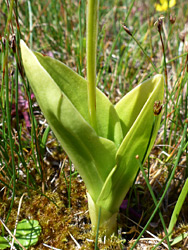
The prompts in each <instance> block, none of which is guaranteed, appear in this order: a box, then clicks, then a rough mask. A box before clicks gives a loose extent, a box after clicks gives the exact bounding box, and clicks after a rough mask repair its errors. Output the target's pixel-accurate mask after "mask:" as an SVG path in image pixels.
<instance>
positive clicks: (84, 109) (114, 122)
mask: <svg viewBox="0 0 188 250" xmlns="http://www.w3.org/2000/svg"><path fill="white" fill-rule="evenodd" d="M35 55H36V57H37V59H38V61H39V62H40V64H41V65H42V67H43V68H44V69H45V70H46V71H47V72H48V74H49V75H50V76H51V77H52V78H53V80H54V81H55V82H56V84H57V85H58V86H59V88H60V89H61V91H62V92H63V93H65V94H66V96H67V97H68V98H69V100H70V101H71V102H72V104H73V105H74V106H75V108H76V109H77V110H78V111H79V113H80V114H81V115H82V116H83V118H84V119H85V120H86V121H87V122H88V123H89V115H88V92H87V81H86V80H85V79H84V78H83V77H81V76H80V75H78V74H77V73H76V72H74V71H73V70H72V69H70V68H68V67H67V66H66V65H65V64H63V63H61V62H60V61H58V60H55V59H53V58H51V57H48V56H43V55H41V54H39V53H35ZM96 116H97V133H98V135H99V136H101V137H104V138H107V139H109V140H112V141H114V142H115V144H116V145H117V146H119V145H120V143H121V141H122V139H123V133H122V128H121V124H120V120H119V117H118V115H117V113H116V111H115V109H114V106H113V105H112V103H111V102H110V101H109V99H108V98H107V97H106V96H105V95H104V93H102V92H101V91H100V90H99V89H98V88H96Z"/></svg>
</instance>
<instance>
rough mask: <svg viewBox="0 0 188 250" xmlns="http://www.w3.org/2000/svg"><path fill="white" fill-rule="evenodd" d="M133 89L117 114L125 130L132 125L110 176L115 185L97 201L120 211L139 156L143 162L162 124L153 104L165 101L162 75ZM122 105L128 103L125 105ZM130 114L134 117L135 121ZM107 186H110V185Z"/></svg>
mask: <svg viewBox="0 0 188 250" xmlns="http://www.w3.org/2000/svg"><path fill="white" fill-rule="evenodd" d="M150 85H151V86H150ZM146 87H147V88H146ZM131 92H133V94H134V95H132V93H131ZM131 92H130V93H129V94H128V96H127V97H124V101H122V103H121V104H120V105H119V106H117V109H118V114H119V115H120V117H121V122H122V123H123V127H124V133H125V131H126V128H127V127H129V130H128V132H127V133H126V136H125V138H124V140H123V142H122V144H121V145H120V147H119V149H118V151H117V155H116V164H117V168H116V171H115V172H114V174H113V175H112V176H111V179H110V178H109V182H110V183H112V184H113V185H112V187H111V190H110V192H109V196H108V198H106V199H104V196H103V195H102V194H101V200H99V201H98V204H100V205H101V206H104V207H109V208H111V211H112V209H113V211H114V212H116V211H117V210H118V208H119V206H120V204H121V202H122V200H123V198H124V197H125V195H126V193H127V192H128V190H129V188H130V187H131V186H132V183H133V181H134V178H135V176H136V173H137V171H138V169H139V166H138V164H137V161H136V158H135V157H136V155H139V159H140V161H141V162H143V161H144V158H146V157H147V155H148V154H149V152H150V150H151V148H152V146H153V143H154V141H155V138H156V135H157V132H158V129H159V126H160V120H161V114H160V115H158V116H156V117H155V116H154V112H153V106H154V103H155V101H161V103H162V101H163V95H164V80H163V76H161V75H157V76H155V77H154V78H152V79H150V80H148V81H147V82H145V83H143V84H141V85H139V86H138V87H137V88H135V89H134V90H133V91H131ZM134 96H136V98H134ZM126 98H127V100H126ZM123 104H124V105H126V106H125V107H124V106H123ZM133 104H134V105H133ZM122 110H128V114H129V115H127V114H126V115H124V113H123V111H122ZM125 113H126V112H125ZM135 114H136V115H135ZM129 116H130V117H129ZM131 116H132V117H133V118H134V121H133V118H132V117H131ZM125 117H126V118H125ZM148 144H149V145H148ZM148 146H149V147H148ZM146 151H147V152H146ZM106 186H107V188H108V185H107V184H106ZM103 192H105V193H106V192H107V191H105V189H103ZM102 198H103V199H102Z"/></svg>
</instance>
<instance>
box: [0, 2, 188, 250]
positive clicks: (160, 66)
mask: <svg viewBox="0 0 188 250" xmlns="http://www.w3.org/2000/svg"><path fill="white" fill-rule="evenodd" d="M0 5H1V6H0V10H1V11H0V25H1V26H0V31H1V32H0V34H1V37H0V39H1V50H0V66H1V75H0V107H1V111H0V120H1V121H0V155H1V157H0V218H1V220H2V221H3V222H4V223H5V224H6V226H7V228H8V229H9V230H13V229H14V228H15V224H16V220H17V219H18V220H19V221H21V220H23V219H32V220H37V221H38V222H39V224H40V226H41V228H42V233H41V235H40V237H39V241H38V243H37V244H36V246H35V247H34V248H33V247H31V248H30V249H47V248H50V247H54V248H58V249H76V248H80V249H94V248H95V249H97V247H98V248H99V249H124V248H125V247H128V248H131V247H132V248H133V249H137V248H138V249H139V248H141V249H142V248H144V247H145V246H146V247H148V248H151V249H152V248H157V249H160V245H161V246H163V247H166V248H169V249H179V248H181V247H183V246H184V247H186V244H187V243H186V240H185V239H184V238H186V237H187V230H188V227H187V220H188V218H187V214H188V213H187V206H186V204H187V202H186V201H187V177H188V170H187V166H188V154H187V148H188V142H187V141H188V139H187V138H188V135H187V123H188V115H187V109H188V104H187V96H188V87H187V86H188V84H187V78H188V71H187V60H188V57H187V50H188V48H187V42H188V38H187V37H188V35H187V34H188V30H187V25H186V16H187V14H188V13H187V12H188V4H187V3H185V1H179V2H178V3H176V5H174V6H173V7H172V8H170V9H168V8H167V10H166V11H164V12H156V10H155V1H150V2H148V3H142V2H140V1H134V0H132V1H126V3H124V2H123V1H102V0H101V1H100V2H99V28H98V46H97V61H96V72H97V81H96V84H97V86H98V88H99V89H100V90H101V91H102V92H104V93H105V95H107V96H108V97H109V99H110V101H111V102H112V103H113V104H116V103H118V101H119V100H120V99H121V98H122V97H123V96H124V95H125V94H126V93H128V92H129V91H130V90H131V89H133V88H135V87H136V86H137V85H138V84H139V83H140V82H142V81H144V80H146V79H148V77H151V76H154V75H155V74H156V73H155V71H156V69H157V71H158V72H160V73H162V74H163V75H164V77H165V97H164V101H163V108H162V111H161V112H162V113H161V114H162V122H161V125H160V126H161V127H160V129H159V133H158V136H157V140H156V142H155V144H154V147H153V149H152V151H151V154H150V155H149V156H148V158H147V161H146V163H145V164H143V163H142V159H137V161H136V160H135V161H136V162H137V167H138V168H139V167H140V170H141V171H140V172H138V173H137V177H136V178H135V184H134V185H133V187H132V188H131V189H130V190H129V192H128V194H127V195H126V197H125V198H124V202H123V203H122V205H121V207H120V212H119V214H118V221H117V222H118V234H117V235H115V236H112V237H111V238H109V239H106V240H105V238H103V237H101V235H100V232H99V235H98V239H97V240H95V236H94V235H92V233H91V225H90V221H89V214H88V211H87V209H88V204H87V197H86V188H85V185H84V182H83V181H82V179H81V178H80V176H79V173H78V172H77V171H76V170H75V168H74V165H73V164H72V162H71V161H70V160H69V159H68V157H67V155H66V154H65V152H64V151H63V150H64V148H61V147H60V145H59V143H58V142H57V140H56V138H55V137H54V135H53V133H52V131H51V130H50V128H49V126H48V124H47V122H46V120H45V118H44V116H43V113H42V112H41V110H40V108H39V106H38V103H37V102H36V99H35V96H34V95H33V93H32V90H31V89H30V87H29V83H28V81H27V79H26V77H25V73H24V69H23V66H22V62H21V53H20V47H19V44H20V38H22V39H23V40H24V41H26V43H27V44H28V46H29V47H30V48H31V49H32V50H35V51H38V52H41V53H42V54H43V55H48V56H50V57H53V58H55V59H58V60H60V61H62V62H64V63H65V64H66V65H67V66H69V67H70V68H72V69H74V71H76V72H77V73H78V74H80V75H81V76H83V77H84V78H85V77H86V40H85V36H86V17H85V12H86V3H85V1H79V2H76V3H75V2H72V1H69V0H63V1H53V0H51V1H40V2H33V1H26V2H25V1H23V2H22V1H20V2H18V1H13V0H12V1H11V0H10V1H9V2H7V1H1V3H0ZM161 15H163V16H164V19H159V20H158V18H159V17H160V16H161ZM175 17H176V20H175ZM157 20H158V22H157V23H156V25H154V23H155V22H156V21H157ZM124 24H125V25H126V27H128V33H129V34H127V33H126V32H125V30H124V28H123V26H122V25H124ZM143 50H144V52H145V53H143ZM44 58H45V57H44ZM51 60H52V59H51ZM151 61H152V63H151ZM153 65H154V67H153ZM75 91H76V90H75ZM143 95H144V94H143ZM130 102H131V100H130ZM125 111H126V108H125ZM70 116H71V114H70ZM72 116H73V115H72ZM70 118H71V119H73V118H74V117H70ZM93 126H94V127H95V121H94V122H93ZM146 184H147V185H146ZM23 194H24V197H23V198H22V195H23ZM118 206H119V204H118ZM18 207H20V209H19V211H18ZM100 218H102V213H101V217H100ZM167 232H168V234H167ZM151 233H152V235H151ZM0 235H1V236H5V237H7V236H8V232H7V231H6V228H5V227H4V226H3V224H1V229H0ZM8 237H10V236H8ZM141 237H144V238H145V239H144V238H142V239H140V238H141ZM148 238H149V240H148ZM139 239H140V241H139ZM95 242H96V243H95ZM97 245H98V246H97Z"/></svg>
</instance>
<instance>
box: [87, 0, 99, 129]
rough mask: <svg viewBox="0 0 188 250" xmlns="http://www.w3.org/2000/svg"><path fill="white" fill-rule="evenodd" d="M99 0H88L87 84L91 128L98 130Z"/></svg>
mask: <svg viewBox="0 0 188 250" xmlns="http://www.w3.org/2000/svg"><path fill="white" fill-rule="evenodd" d="M98 9H99V0H88V5H87V35H86V41H87V47H86V49H87V51H86V54H87V82H88V110H89V116H90V122H91V126H92V127H93V128H94V129H95V130H97V122H96V50H97V30H98Z"/></svg>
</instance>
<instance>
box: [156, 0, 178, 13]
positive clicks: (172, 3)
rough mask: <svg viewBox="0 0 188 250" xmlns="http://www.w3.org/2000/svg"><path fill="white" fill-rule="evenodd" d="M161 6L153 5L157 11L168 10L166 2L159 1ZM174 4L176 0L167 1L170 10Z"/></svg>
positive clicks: (163, 0)
mask: <svg viewBox="0 0 188 250" xmlns="http://www.w3.org/2000/svg"><path fill="white" fill-rule="evenodd" d="M160 3H161V4H158V3H157V4H155V9H156V10H157V11H166V10H167V9H168V0H160ZM175 4H176V0H169V8H172V7H173V6H174V5H175Z"/></svg>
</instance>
